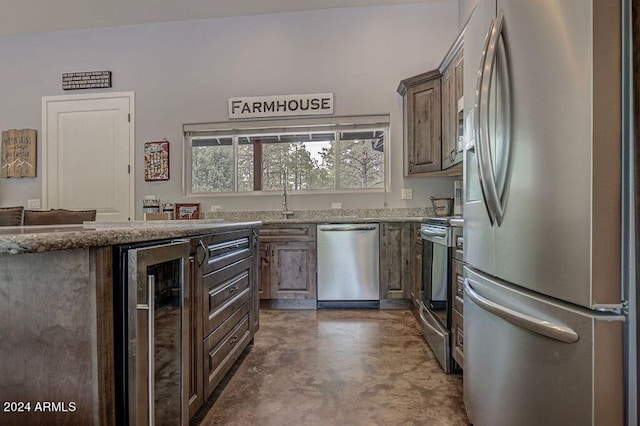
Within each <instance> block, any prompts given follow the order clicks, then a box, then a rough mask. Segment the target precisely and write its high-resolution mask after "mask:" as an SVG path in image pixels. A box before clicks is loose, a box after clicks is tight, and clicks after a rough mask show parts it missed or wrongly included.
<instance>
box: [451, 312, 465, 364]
mask: <svg viewBox="0 0 640 426" xmlns="http://www.w3.org/2000/svg"><path fill="white" fill-rule="evenodd" d="M453 359H455V360H456V362H457V363H458V364H459V365H460V367H462V366H463V364H464V319H463V317H462V315H460V314H459V313H458V312H456V311H454V312H453Z"/></svg>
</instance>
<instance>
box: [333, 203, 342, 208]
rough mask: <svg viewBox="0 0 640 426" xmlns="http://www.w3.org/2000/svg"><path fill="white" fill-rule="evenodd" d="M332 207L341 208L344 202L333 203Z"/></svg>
mask: <svg viewBox="0 0 640 426" xmlns="http://www.w3.org/2000/svg"><path fill="white" fill-rule="evenodd" d="M331 208H332V209H341V208H342V203H331Z"/></svg>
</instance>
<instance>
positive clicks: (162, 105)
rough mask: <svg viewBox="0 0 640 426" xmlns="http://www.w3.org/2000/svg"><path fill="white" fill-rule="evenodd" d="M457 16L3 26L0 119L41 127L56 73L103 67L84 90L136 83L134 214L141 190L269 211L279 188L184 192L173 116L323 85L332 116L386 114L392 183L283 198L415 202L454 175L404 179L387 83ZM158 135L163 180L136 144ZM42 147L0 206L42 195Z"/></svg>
mask: <svg viewBox="0 0 640 426" xmlns="http://www.w3.org/2000/svg"><path fill="white" fill-rule="evenodd" d="M457 20H458V8H457V2H456V1H455V0H442V1H435V2H429V3H423V4H408V5H399V6H378V7H366V8H341V9H327V10H320V11H310V12H297V13H283V14H272V15H261V16H251V17H235V18H219V19H206V20H196V21H180V22H170V23H159V24H148V25H136V26H125V27H117V28H105V29H92V30H83V31H69V32H58V33H47V34H31V35H17V36H4V37H0V57H2V58H3V60H2V61H0V129H8V128H35V129H38V134H39V135H40V134H41V129H40V127H41V97H42V96H51V95H63V94H64V95H68V94H70V92H64V91H63V90H62V89H61V74H62V73H65V72H74V71H92V70H111V71H112V72H113V88H112V89H102V90H96V91H94V92H100V91H103V92H118V91H135V94H136V111H135V115H136V122H135V124H136V129H135V135H136V159H135V170H136V203H137V204H138V205H137V206H136V211H137V216H138V217H140V216H141V201H140V200H141V198H142V197H143V196H144V195H146V194H154V195H157V196H158V197H159V198H160V199H161V200H163V201H189V202H202V203H203V208H204V209H208V206H209V205H221V206H222V207H223V209H224V210H253V209H260V210H265V209H274V210H275V209H279V208H280V207H281V206H280V202H281V200H280V197H279V196H278V195H273V196H261V197H258V196H226V197H199V198H196V199H189V200H186V199H185V198H184V197H183V195H182V164H181V163H182V124H184V123H194V122H215V121H225V120H227V109H226V108H227V98H229V97H234V96H260V95H273V94H289V93H316V92H333V93H334V99H335V106H334V114H335V115H362V114H380V113H388V114H390V115H391V137H390V139H391V140H390V144H391V149H390V170H391V192H390V193H388V194H380V193H378V194H358V195H353V194H349V195H325V196H323V195H295V194H294V195H291V196H290V198H289V202H290V207H291V208H293V209H302V208H311V209H321V208H329V207H330V203H331V201H341V202H342V204H343V207H344V208H376V207H383V206H384V205H385V202H386V204H387V205H388V206H389V207H405V206H406V207H418V206H424V205H426V204H427V201H428V197H429V196H430V195H433V196H450V195H452V194H453V182H452V179H451V178H411V179H403V177H402V109H401V98H400V97H399V95H398V94H397V93H396V88H397V86H398V83H399V82H400V80H402V79H403V78H406V77H409V76H412V75H415V74H419V73H421V72H424V71H427V70H430V69H434V68H436V67H437V66H438V65H439V63H440V61H441V60H442V58H443V57H444V55H445V53H446V51H447V49H448V48H449V46H450V45H451V43H452V42H453V40H454V39H455V37H456V35H457V23H458V22H457ZM75 93H89V91H84V90H83V91H77V92H75ZM163 138H166V139H167V140H169V141H170V142H171V145H170V149H171V180H170V181H165V182H145V181H144V176H143V166H142V146H143V144H144V142H147V141H156V140H162V139H163ZM87 143H91V141H87ZM41 158H42V157H41V141H40V140H39V141H38V159H39V164H38V177H37V178H31V179H28V178H23V179H0V206H8V205H26V200H27V199H30V198H41V184H42V183H41V179H40V175H41V170H42V169H41V161H40V159H41ZM96 160H97V161H99V159H96ZM88 161H91V159H88ZM78 184H79V185H81V184H82V178H81V176H79V177H78ZM402 187H407V188H413V194H414V199H413V200H407V201H405V200H401V199H400V189H401V188H402ZM97 190H99V189H97Z"/></svg>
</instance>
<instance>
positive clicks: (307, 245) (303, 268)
mask: <svg viewBox="0 0 640 426" xmlns="http://www.w3.org/2000/svg"><path fill="white" fill-rule="evenodd" d="M270 266H271V268H270V272H271V283H270V284H271V298H273V299H315V298H316V243H315V242H283V243H271V265H270Z"/></svg>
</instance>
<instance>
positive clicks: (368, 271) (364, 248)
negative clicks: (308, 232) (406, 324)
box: [318, 223, 380, 308]
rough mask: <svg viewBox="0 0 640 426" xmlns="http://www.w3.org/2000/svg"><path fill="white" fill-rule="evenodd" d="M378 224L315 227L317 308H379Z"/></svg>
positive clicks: (342, 224)
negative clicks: (316, 232)
mask: <svg viewBox="0 0 640 426" xmlns="http://www.w3.org/2000/svg"><path fill="white" fill-rule="evenodd" d="M379 234H380V225H379V224H377V223H359V224H358V223H355V224H354V223H346V224H345V223H341V224H324V225H318V308H379V307H380V273H379V262H380V259H379V257H380V250H379V247H380V242H379V241H380V240H379Z"/></svg>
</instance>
